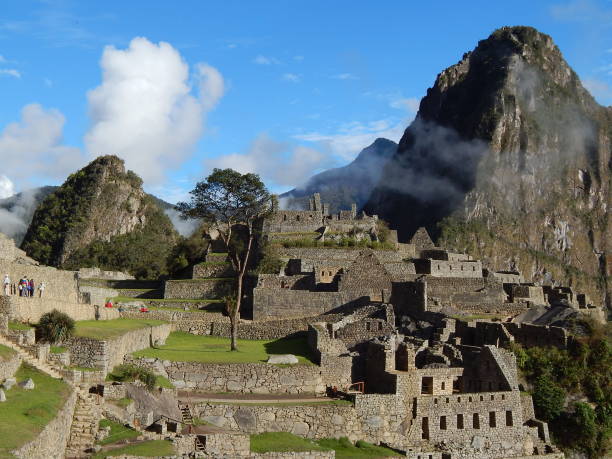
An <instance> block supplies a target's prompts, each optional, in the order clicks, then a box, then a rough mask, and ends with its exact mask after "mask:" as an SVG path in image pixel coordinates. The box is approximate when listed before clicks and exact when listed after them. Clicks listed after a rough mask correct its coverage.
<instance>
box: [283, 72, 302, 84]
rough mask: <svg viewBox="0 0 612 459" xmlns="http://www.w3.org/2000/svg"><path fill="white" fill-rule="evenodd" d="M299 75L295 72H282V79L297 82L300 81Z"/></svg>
mask: <svg viewBox="0 0 612 459" xmlns="http://www.w3.org/2000/svg"><path fill="white" fill-rule="evenodd" d="M300 79H301V78H300V76H299V75H296V74H295V73H284V74H283V80H285V81H291V82H292V83H298V82H299V81H300Z"/></svg>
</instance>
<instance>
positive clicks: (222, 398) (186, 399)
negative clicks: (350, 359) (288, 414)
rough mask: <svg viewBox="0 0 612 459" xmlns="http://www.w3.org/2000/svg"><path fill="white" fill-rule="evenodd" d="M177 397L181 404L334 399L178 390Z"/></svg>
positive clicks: (291, 401) (319, 401)
mask: <svg viewBox="0 0 612 459" xmlns="http://www.w3.org/2000/svg"><path fill="white" fill-rule="evenodd" d="M178 399H179V401H180V402H181V403H182V404H190V403H200V402H218V403H235V404H238V403H240V404H245V405H247V404H253V405H257V404H262V403H313V402H314V403H325V402H333V401H334V400H335V399H333V398H328V397H315V396H313V395H298V394H240V393H235V394H206V393H201V392H200V393H198V392H194V393H190V392H187V391H180V392H179V394H178Z"/></svg>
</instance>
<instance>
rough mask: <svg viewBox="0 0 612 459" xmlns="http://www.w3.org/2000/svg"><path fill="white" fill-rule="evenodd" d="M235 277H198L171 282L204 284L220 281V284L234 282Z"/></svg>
mask: <svg viewBox="0 0 612 459" xmlns="http://www.w3.org/2000/svg"><path fill="white" fill-rule="evenodd" d="M233 280H234V278H233V277H198V278H197V279H172V281H171V282H195V283H198V282H202V281H211V282H212V281H219V282H228V281H233Z"/></svg>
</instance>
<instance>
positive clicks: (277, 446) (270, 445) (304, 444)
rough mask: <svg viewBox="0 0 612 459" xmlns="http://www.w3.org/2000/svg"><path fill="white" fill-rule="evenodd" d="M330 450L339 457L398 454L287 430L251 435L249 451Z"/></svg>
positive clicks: (386, 449)
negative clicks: (305, 436) (319, 438)
mask: <svg viewBox="0 0 612 459" xmlns="http://www.w3.org/2000/svg"><path fill="white" fill-rule="evenodd" d="M331 450H334V451H335V452H336V457H337V458H340V459H352V458H380V457H391V456H395V457H399V456H400V454H399V453H398V452H397V451H393V450H392V449H390V448H385V447H383V446H375V445H372V444H370V443H367V442H365V441H358V442H357V443H355V444H353V443H351V442H350V441H349V440H348V439H347V438H346V437H343V438H322V439H321V440H316V441H315V440H309V439H307V438H302V437H298V436H297V435H293V434H290V433H287V432H265V433H262V434H256V435H251V451H252V452H254V453H267V452H273V451H274V452H289V451H295V452H305V451H331Z"/></svg>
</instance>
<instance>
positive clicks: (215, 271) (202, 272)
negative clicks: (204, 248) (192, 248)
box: [191, 261, 236, 279]
mask: <svg viewBox="0 0 612 459" xmlns="http://www.w3.org/2000/svg"><path fill="white" fill-rule="evenodd" d="M235 274H236V273H235V271H234V269H233V268H232V265H231V263H229V262H225V261H207V262H204V263H199V264H197V265H193V267H192V268H191V278H192V279H200V278H209V277H233V276H234V275H235Z"/></svg>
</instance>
